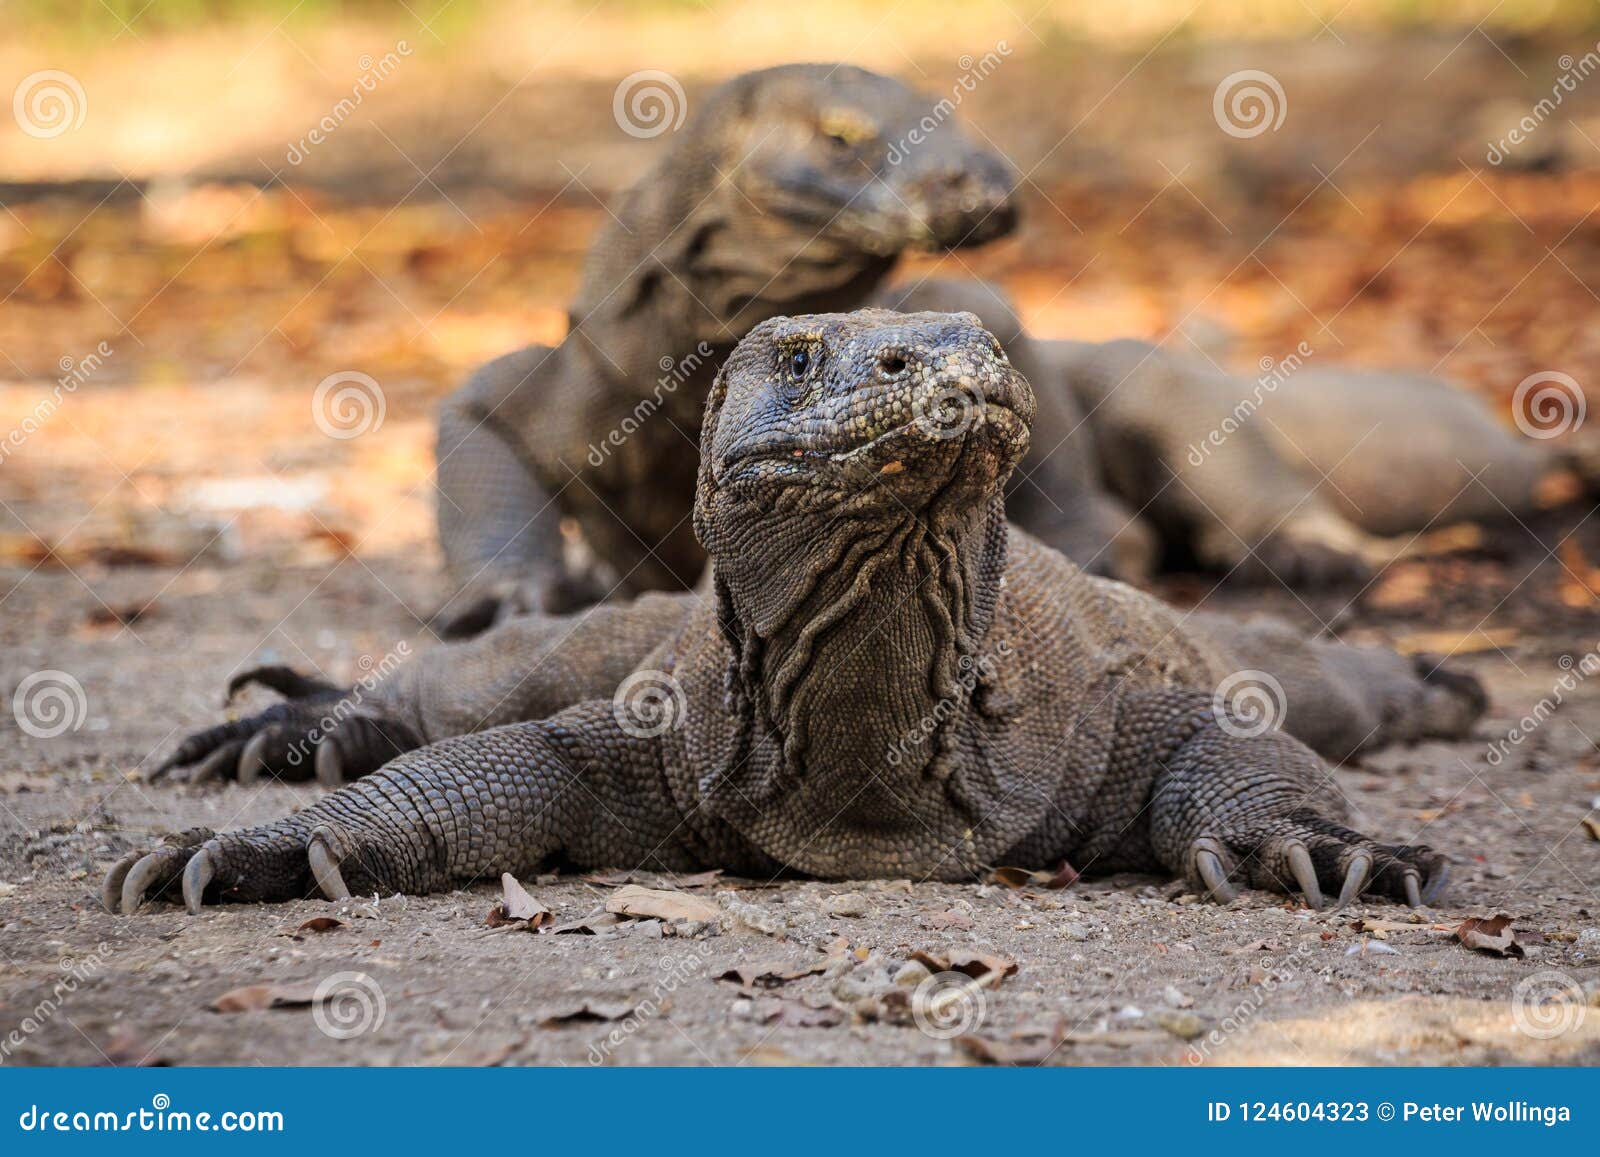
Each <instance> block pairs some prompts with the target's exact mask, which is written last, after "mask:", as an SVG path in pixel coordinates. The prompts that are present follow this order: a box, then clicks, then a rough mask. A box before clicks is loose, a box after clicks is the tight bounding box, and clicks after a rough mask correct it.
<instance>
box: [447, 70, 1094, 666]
mask: <svg viewBox="0 0 1600 1157" xmlns="http://www.w3.org/2000/svg"><path fill="white" fill-rule="evenodd" d="M934 104H935V101H934V100H933V99H931V98H928V97H926V96H923V95H921V94H918V93H915V92H913V91H911V90H910V89H908V88H906V87H905V86H904V85H902V84H900V83H899V82H898V81H895V80H891V79H889V78H887V77H883V76H878V75H875V74H873V73H870V72H866V71H863V70H861V69H858V68H854V67H852V66H848V65H809V64H808V65H787V66H783V67H780V68H773V69H767V70H763V71H759V72H752V73H748V74H745V75H742V76H739V77H736V78H734V79H733V80H731V81H729V82H728V83H726V84H725V85H723V86H721V87H720V88H718V89H717V90H715V91H714V92H712V93H710V94H709V95H708V96H707V97H706V98H705V99H704V101H703V102H701V103H700V105H699V106H698V108H697V110H696V112H695V113H694V115H693V116H692V117H691V118H690V120H689V122H688V123H687V124H686V125H685V126H684V128H683V129H682V131H681V132H678V133H676V134H674V136H673V137H672V139H671V142H670V144H669V145H668V147H667V150H666V152H665V153H664V154H663V155H662V157H661V159H660V161H659V163H658V164H656V165H655V167H654V168H652V170H651V171H650V172H649V173H648V174H646V176H645V177H643V178H642V179H641V180H640V181H639V182H638V184H636V185H635V186H633V187H632V188H631V189H629V190H628V191H627V192H626V193H624V194H623V196H622V197H621V198H620V200H619V202H618V203H617V204H616V205H614V206H613V207H612V212H611V214H610V216H609V217H608V219H607V221H606V222H605V223H604V224H603V226H602V228H601V230H600V233H599V235H598V236H597V237H596V239H595V242H594V244H593V246H592V247H591V249H590V252H589V255H588V259H587V261H586V263H585V266H584V276H583V283H582V286H581V287H580V289H579V292H578V296H577V299H576V300H575V301H574V302H573V303H572V306H571V308H570V311H569V312H570V316H571V331H570V332H569V334H568V335H567V337H566V339H565V340H564V341H563V342H562V343H561V345H560V346H558V347H555V348H549V347H545V346H530V347H528V348H526V349H523V350H520V351H517V352H516V353H512V354H508V355H507V356H505V357H502V358H499V359H497V360H495V361H493V362H491V363H489V364H488V365H487V366H485V367H483V368H482V369H481V370H479V371H478V372H477V373H476V374H475V375H474V376H473V377H472V378H471V380H469V381H468V382H467V384H466V385H465V386H464V387H463V388H462V389H461V390H460V391H458V392H457V393H456V394H454V395H452V396H451V397H450V398H449V399H447V400H446V402H445V403H444V406H443V408H442V411H441V414H440V419H439V440H438V464H439V465H438V473H439V485H438V494H439V499H438V511H439V534H440V541H441V544H442V546H443V548H444V553H445V558H446V563H447V567H448V570H449V576H450V580H451V582H452V584H453V586H454V589H455V593H454V594H453V595H452V597H451V599H450V601H449V602H448V603H447V604H446V605H445V607H444V608H443V609H442V610H441V612H440V613H439V615H438V616H437V617H436V620H435V627H436V629H437V630H438V631H439V632H440V633H441V634H442V635H444V636H445V637H463V636H467V635H471V634H474V633H476V632H477V631H480V630H482V629H484V628H485V627H487V626H489V625H490V624H491V623H493V622H496V621H499V620H500V619H503V618H505V617H507V616H508V615H510V614H514V613H518V612H522V611H527V610H543V611H564V610H571V609H574V608H576V607H580V606H583V605H585V604H587V603H589V602H592V601H595V600H596V599H599V598H602V597H604V596H606V595H607V594H610V593H613V592H615V593H622V594H630V593H637V592H640V591H645V590H673V589H680V590H681V589H685V588H689V587H692V586H693V585H694V584H695V582H696V580H697V579H698V578H699V577H700V575H701V572H702V570H703V568H704V562H705V556H704V552H703V551H702V550H701V548H700V545H699V544H698V543H697V542H696V541H695V538H694V535H693V532H692V530H691V528H690V518H689V514H690V506H691V503H692V501H693V495H694V478H695V466H696V458H695V453H694V451H695V447H696V446H697V444H698V438H699V427H700V420H701V415H702V412H703V410H704V406H705V397H706V392H707V391H708V390H709V389H710V386H711V381H712V378H713V377H714V375H715V373H716V368H717V366H718V365H719V364H720V363H721V362H722V360H723V359H724V358H725V357H726V356H727V355H728V353H729V351H730V350H731V349H732V347H733V345H734V343H735V342H737V341H738V340H739V339H740V338H741V337H743V336H744V335H745V334H746V333H748V332H749V331H750V329H751V328H752V327H753V326H755V325H756V324H758V323H759V322H761V321H764V320H766V319H767V318H770V317H775V316H778V315H781V314H791V313H807V312H812V311H820V310H833V309H853V308H856V307H857V306H860V305H863V304H865V303H866V301H867V298H868V295H869V294H870V293H871V292H872V291H873V290H874V289H875V288H876V287H878V286H879V285H880V283H881V282H882V281H883V279H884V277H885V276H886V275H887V274H888V273H889V272H890V270H891V269H892V268H893V266H894V264H895V261H896V259H897V257H898V256H899V255H900V254H901V253H902V252H904V251H906V250H908V249H913V248H937V249H953V248H957V247H961V246H968V245H977V244H982V243H984V242H986V241H989V240H991V239H993V238H995V237H998V236H1001V235H1003V234H1005V233H1007V232H1009V231H1010V229H1011V228H1012V226H1013V223H1014V221H1015V218H1016V204H1015V201H1014V199H1013V194H1012V181H1013V175H1012V173H1011V170H1010V168H1009V166H1008V165H1007V164H1006V162H1005V161H1004V160H1003V159H1002V158H1001V157H1000V156H999V155H998V154H997V153H995V152H994V151H993V150H991V149H989V148H987V147H985V146H984V145H982V144H980V143H979V142H977V141H975V140H973V139H972V138H971V137H969V136H968V135H966V134H965V133H964V132H963V130H962V129H961V127H960V126H959V125H957V124H956V123H954V122H948V123H944V124H941V125H939V126H938V127H937V128H936V129H935V130H934V131H932V132H931V133H930V132H927V131H926V126H925V125H924V124H923V122H924V121H925V119H926V117H927V115H928V113H929V110H930V109H932V107H933V105H934ZM912 135H915V136H916V137H917V138H918V141H919V143H916V144H914V145H911V146H910V147H906V141H907V139H908V137H910V136H912ZM1052 413H1053V406H1052V407H1051V408H1049V412H1047V414H1046V415H1045V417H1046V420H1047V421H1048V420H1050V418H1051V414H1052ZM1055 424H1057V425H1066V426H1068V427H1070V423H1055ZM1053 441H1054V439H1052V442H1053ZM1080 441H1081V440H1080ZM1089 469H1090V467H1089V466H1088V464H1087V461H1086V460H1085V459H1082V458H1081V457H1080V458H1075V457H1073V456H1071V455H1068V454H1058V455H1054V456H1050V457H1048V458H1047V457H1043V456H1041V458H1040V460H1039V461H1037V462H1034V463H1030V466H1029V471H1028V479H1029V481H1028V483H1027V486H1026V487H1025V490H1026V493H1024V494H1022V495H1021V496H1020V499H1019V504H1018V509H1017V511H1016V517H1017V519H1018V521H1019V523H1020V524H1022V525H1024V526H1026V527H1028V528H1029V529H1030V530H1032V531H1034V532H1035V533H1036V534H1038V535H1039V536H1040V537H1042V538H1044V539H1045V541H1047V542H1049V543H1050V544H1051V545H1053V546H1056V547H1058V548H1059V549H1063V550H1066V551H1069V552H1070V553H1073V554H1075V555H1077V556H1078V557H1080V558H1081V559H1083V561H1084V562H1085V564H1086V565H1087V564H1090V563H1093V565H1095V566H1096V567H1098V568H1101V569H1107V568H1109V567H1110V566H1111V565H1112V564H1113V562H1114V560H1115V557H1116V555H1115V552H1107V551H1106V550H1105V547H1106V544H1107V542H1108V541H1109V537H1108V534H1109V531H1107V530H1105V529H1104V522H1105V520H1104V519H1100V518H1098V514H1099V507H1098V506H1097V505H1096V504H1095V503H1093V502H1090V503H1080V502H1078V501H1077V500H1076V496H1077V494H1078V493H1079V492H1080V491H1082V490H1083V489H1084V484H1085V478H1086V477H1087V475H1086V473H1085V472H1086V471H1087V470H1089ZM1083 511H1088V512H1090V513H1088V514H1084V513H1081V512H1083ZM563 519H571V520H575V522H576V524H577V525H578V526H579V527H580V528H581V530H582V533H583V539H584V542H585V544H586V547H587V550H588V551H589V552H591V554H592V558H591V559H589V560H588V561H587V562H586V563H585V565H583V566H582V567H581V568H574V567H572V566H571V565H569V563H570V560H569V559H568V558H566V557H564V551H563V539H562V535H561V522H562V520H563ZM1119 525H1120V523H1119ZM1113 529H1114V528H1113Z"/></svg>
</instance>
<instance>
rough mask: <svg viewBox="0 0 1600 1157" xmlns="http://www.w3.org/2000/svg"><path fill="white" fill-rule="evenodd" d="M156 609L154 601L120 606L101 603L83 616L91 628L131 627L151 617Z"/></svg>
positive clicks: (85, 622)
mask: <svg viewBox="0 0 1600 1157" xmlns="http://www.w3.org/2000/svg"><path fill="white" fill-rule="evenodd" d="M155 610H156V604H155V603H154V602H148V603H127V604H124V605H120V606H107V605H106V604H104V603H101V604H99V605H97V606H93V607H90V608H89V610H88V611H87V612H86V613H85V614H84V616H83V622H84V625H85V626H87V627H91V628H97V627H131V626H133V624H134V623H137V622H138V621H139V620H141V619H146V618H149V617H150V616H151V615H152V614H154V613H155Z"/></svg>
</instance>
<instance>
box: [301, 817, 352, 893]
mask: <svg viewBox="0 0 1600 1157" xmlns="http://www.w3.org/2000/svg"><path fill="white" fill-rule="evenodd" d="M306 859H307V861H308V862H309V863H310V865H311V876H312V878H313V879H314V880H316V882H317V887H318V888H319V889H320V890H321V892H322V894H323V896H325V897H327V898H328V899H329V900H348V899H349V898H350V889H349V888H348V887H347V886H346V885H345V882H344V877H343V876H341V875H340V874H339V857H338V856H336V855H334V854H333V851H332V849H330V848H329V847H328V842H327V839H326V838H325V837H324V836H323V835H322V833H321V832H317V833H316V834H314V835H313V836H312V837H311V842H310V843H309V844H307V845H306Z"/></svg>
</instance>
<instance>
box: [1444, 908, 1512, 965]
mask: <svg viewBox="0 0 1600 1157" xmlns="http://www.w3.org/2000/svg"><path fill="white" fill-rule="evenodd" d="M1456 939H1458V940H1460V941H1461V943H1462V944H1465V945H1466V946H1467V947H1468V948H1472V949H1475V950H1476V951H1478V952H1488V953H1490V954H1492V955H1494V956H1514V957H1518V958H1520V957H1523V956H1525V955H1527V953H1525V952H1524V951H1523V950H1522V945H1521V944H1518V943H1517V936H1516V933H1515V932H1513V931H1512V930H1511V917H1510V916H1507V915H1506V914H1505V913H1504V912H1502V913H1500V914H1499V915H1498V916H1490V917H1488V918H1486V919H1485V918H1479V917H1476V916H1474V917H1471V918H1470V919H1467V920H1463V921H1462V922H1461V926H1460V927H1459V928H1457V929H1456Z"/></svg>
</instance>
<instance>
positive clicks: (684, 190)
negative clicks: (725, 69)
mask: <svg viewBox="0 0 1600 1157" xmlns="http://www.w3.org/2000/svg"><path fill="white" fill-rule="evenodd" d="M953 110H954V105H953V103H952V102H951V100H950V99H949V98H948V97H946V98H945V99H943V100H940V99H938V98H936V97H933V96H928V95H924V94H919V93H917V92H914V91H913V90H911V89H909V88H907V87H906V86H905V85H903V84H901V83H900V82H899V81H897V80H892V79H890V78H889V77H886V76H879V75H878V74H876V73H872V72H868V71H866V70H865V69H860V68H855V67H852V66H850V65H844V64H788V65H782V66H780V67H777V68H769V69H763V70H760V71H758V72H749V73H744V74H742V75H740V76H736V77H734V78H733V79H731V80H729V81H727V82H725V83H724V84H722V85H720V86H718V87H717V88H716V89H714V90H712V91H711V92H710V93H708V94H706V96H705V97H704V98H702V99H701V100H700V101H698V102H697V103H696V106H695V108H694V110H693V112H692V113H691V115H690V116H689V119H688V121H687V122H686V123H685V125H684V127H683V129H682V130H681V131H679V132H678V133H675V134H674V135H673V137H672V138H671V141H670V143H669V144H668V146H667V149H666V151H665V152H664V153H663V154H662V155H661V156H660V158H659V159H658V161H657V162H656V164H655V165H654V166H653V167H652V168H651V170H650V171H649V172H648V173H646V174H645V176H644V177H643V178H642V179H641V180H640V181H639V182H638V183H637V184H635V185H634V186H632V187H631V188H630V189H629V190H628V191H627V192H626V193H624V194H623V196H622V197H621V198H620V199H619V201H618V203H617V205H616V206H615V208H614V212H613V215H612V217H611V218H610V219H608V220H607V221H606V222H605V223H604V225H603V226H602V228H601V233H600V235H599V236H598V237H597V238H596V242H595V245H594V247H593V249H592V250H591V251H590V255H589V259H588V263H587V265H586V267H585V274H584V285H583V288H582V290H581V291H580V293H579V298H578V300H577V302H575V304H574V309H573V317H574V319H575V324H576V320H577V319H589V320H590V322H591V324H590V325H589V327H588V328H589V329H590V330H593V331H594V332H592V333H590V334H589V335H588V336H589V337H590V340H593V341H596V342H599V343H602V344H604V345H605V347H606V356H607V359H608V360H609V361H610V362H612V363H613V364H615V365H618V366H623V367H632V366H633V364H634V360H635V359H634V358H632V357H630V353H636V354H637V355H638V358H639V359H642V360H641V361H640V364H642V365H644V366H646V367H648V366H650V365H653V364H654V363H655V361H656V359H657V357H658V356H659V355H660V353H661V352H662V350H663V349H667V350H671V349H673V348H676V345H677V343H679V342H681V341H682V340H683V339H684V338H685V337H687V338H688V339H689V341H690V342H691V343H692V342H693V341H694V340H697V339H704V340H707V341H710V342H712V343H713V344H723V343H729V344H731V342H732V341H736V340H738V338H740V337H742V336H743V335H744V334H745V333H747V332H749V330H750V329H751V328H753V327H754V326H755V325H757V324H758V323H760V322H762V321H764V320H766V319H767V318H769V317H772V316H775V315H777V314H783V313H790V314H795V313H810V312H820V311H825V310H834V309H849V308H852V307H853V306H855V305H858V304H859V303H860V302H861V301H862V300H863V299H864V298H865V297H866V295H867V294H868V293H869V292H870V291H871V290H872V288H873V287H874V286H875V285H876V284H877V283H878V282H879V281H881V280H882V279H883V277H884V276H886V275H887V274H888V272H889V270H890V268H891V267H892V266H893V264H894V262H895V259H896V258H897V257H898V255H899V254H901V253H902V252H905V251H906V250H908V249H914V248H931V249H953V248H956V247H958V246H966V245H979V244H982V243H984V242H987V241H990V240H993V239H994V238H996V237H999V236H1002V235H1004V234H1006V233H1008V232H1010V231H1011V229H1012V228H1013V227H1014V226H1015V224H1016V219H1017V206H1016V199H1015V196H1014V185H1015V177H1014V174H1013V172H1012V169H1011V167H1010V165H1008V164H1007V163H1006V161H1005V160H1004V159H1003V158H1002V157H1001V156H1000V155H999V154H998V153H997V152H995V151H994V150H993V149H991V148H989V147H987V146H986V145H984V144H982V143H980V142H978V141H976V140H974V139H973V138H972V137H971V136H969V135H968V134H967V133H966V132H965V131H964V130H963V129H962V128H961V126H960V125H959V124H957V123H956V122H955V120H954V119H952V113H953ZM641 316H653V317H654V318H656V319H658V320H657V321H656V322H655V323H654V324H653V332H652V338H653V340H651V341H649V342H645V343H635V344H637V345H638V347H639V348H638V349H637V350H634V349H633V348H632V346H628V345H627V344H626V343H625V342H622V341H621V339H619V338H617V337H615V336H613V334H612V332H611V331H616V330H618V329H619V328H620V326H622V325H624V324H626V323H628V322H630V321H632V320H634V319H637V318H639V317H641ZM597 323H598V324H597ZM645 377H646V379H647V380H654V378H655V374H654V372H650V373H648V374H646V375H645Z"/></svg>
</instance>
